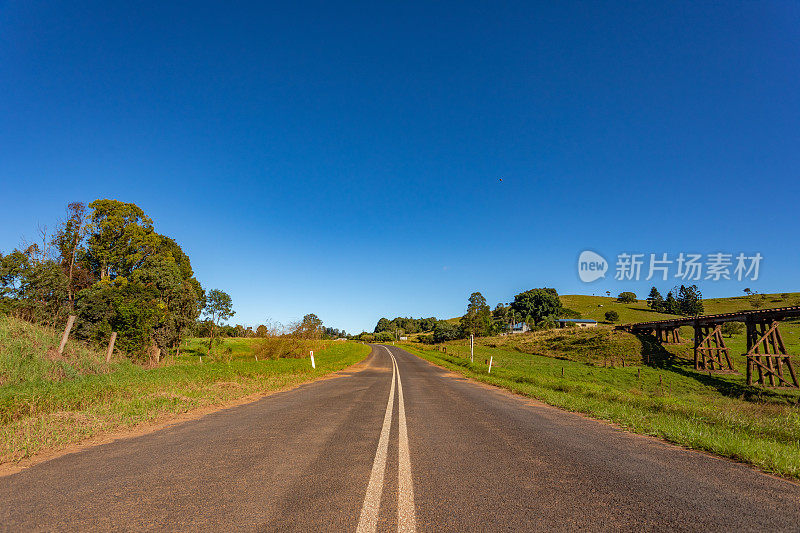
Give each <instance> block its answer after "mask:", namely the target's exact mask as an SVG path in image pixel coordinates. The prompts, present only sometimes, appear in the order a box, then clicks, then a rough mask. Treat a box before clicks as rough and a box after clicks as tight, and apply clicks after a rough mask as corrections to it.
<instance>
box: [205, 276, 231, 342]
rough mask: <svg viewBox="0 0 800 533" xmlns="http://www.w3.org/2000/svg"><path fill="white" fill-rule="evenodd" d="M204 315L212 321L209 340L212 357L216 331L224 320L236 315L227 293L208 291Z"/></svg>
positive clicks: (217, 290) (215, 290)
mask: <svg viewBox="0 0 800 533" xmlns="http://www.w3.org/2000/svg"><path fill="white" fill-rule="evenodd" d="M203 313H204V314H205V315H206V316H207V317H208V318H209V320H211V324H212V325H213V327H212V328H211V336H210V337H209V339H208V355H211V343H212V342H213V341H214V330H215V329H216V328H218V327H219V323H220V322H221V321H222V320H227V319H229V318H231V317H232V316H233V315H235V314H236V313H235V312H234V310H233V301H232V300H231V297H230V295H229V294H228V293H227V292H224V291H221V290H219V289H211V290H210V291H208V297H207V298H206V307H205V309H204V310H203Z"/></svg>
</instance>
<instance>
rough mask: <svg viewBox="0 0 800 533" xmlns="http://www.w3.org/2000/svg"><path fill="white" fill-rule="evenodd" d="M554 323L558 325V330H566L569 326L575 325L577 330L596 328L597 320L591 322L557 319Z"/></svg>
mask: <svg viewBox="0 0 800 533" xmlns="http://www.w3.org/2000/svg"><path fill="white" fill-rule="evenodd" d="M556 322H557V323H558V327H560V328H566V327H568V326H569V325H570V324H575V326H577V327H579V328H596V327H597V320H592V319H589V318H557V319H556Z"/></svg>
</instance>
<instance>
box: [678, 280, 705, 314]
mask: <svg viewBox="0 0 800 533" xmlns="http://www.w3.org/2000/svg"><path fill="white" fill-rule="evenodd" d="M677 300H678V308H679V309H680V314H682V315H684V316H698V315H702V314H703V295H702V294H701V293H700V289H698V288H697V285H690V286H688V287H687V286H685V285H681V287H680V289H678V298H677Z"/></svg>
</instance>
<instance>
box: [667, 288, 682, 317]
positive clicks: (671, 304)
mask: <svg viewBox="0 0 800 533" xmlns="http://www.w3.org/2000/svg"><path fill="white" fill-rule="evenodd" d="M662 312H663V313H667V314H669V315H679V314H681V306H680V304H679V303H678V300H676V299H675V296H673V295H672V291H670V292H668V293H667V297H666V298H665V299H664V309H663V310H662Z"/></svg>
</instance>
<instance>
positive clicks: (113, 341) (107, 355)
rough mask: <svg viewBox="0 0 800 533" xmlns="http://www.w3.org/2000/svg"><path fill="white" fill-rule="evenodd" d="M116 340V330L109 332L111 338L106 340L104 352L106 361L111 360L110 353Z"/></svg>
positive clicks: (112, 351)
mask: <svg viewBox="0 0 800 533" xmlns="http://www.w3.org/2000/svg"><path fill="white" fill-rule="evenodd" d="M115 342H117V332H116V331H112V332H111V340H109V341H108V351H107V352H106V363H110V362H111V354H112V353H114V343H115Z"/></svg>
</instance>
